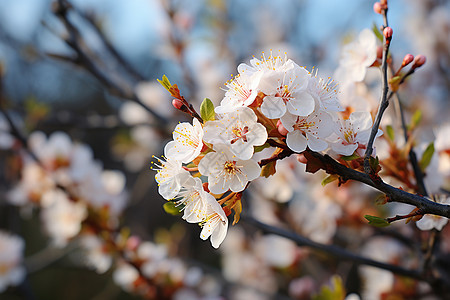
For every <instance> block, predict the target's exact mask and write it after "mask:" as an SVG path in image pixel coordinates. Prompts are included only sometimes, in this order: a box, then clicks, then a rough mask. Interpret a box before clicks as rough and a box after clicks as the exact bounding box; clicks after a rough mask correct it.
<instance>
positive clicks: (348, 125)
mask: <svg viewBox="0 0 450 300" xmlns="http://www.w3.org/2000/svg"><path fill="white" fill-rule="evenodd" d="M372 123H373V122H372V116H371V115H370V112H366V111H360V112H353V113H352V114H351V115H350V117H349V119H347V120H340V122H339V126H338V127H337V126H334V127H333V128H334V132H335V133H336V135H337V139H336V141H335V142H333V143H331V149H333V151H334V152H336V153H337V154H341V155H352V154H353V152H355V150H356V149H358V148H362V149H365V148H366V145H367V142H368V141H369V136H370V132H371V130H372ZM382 134H383V132H382V131H381V130H380V129H378V132H377V134H376V136H375V137H379V136H381V135H382Z"/></svg>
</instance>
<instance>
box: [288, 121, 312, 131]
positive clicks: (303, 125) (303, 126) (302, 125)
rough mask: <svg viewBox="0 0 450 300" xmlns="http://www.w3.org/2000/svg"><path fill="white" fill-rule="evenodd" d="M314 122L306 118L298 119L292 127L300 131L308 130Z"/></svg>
mask: <svg viewBox="0 0 450 300" xmlns="http://www.w3.org/2000/svg"><path fill="white" fill-rule="evenodd" d="M315 125H316V122H314V121H313V122H308V121H307V120H306V119H299V120H298V121H297V122H296V123H295V124H294V125H293V126H292V127H293V128H294V130H299V131H300V132H302V133H305V132H306V131H308V130H309V129H310V128H311V127H314V126H315Z"/></svg>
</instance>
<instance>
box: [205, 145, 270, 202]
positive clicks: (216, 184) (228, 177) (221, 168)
mask: <svg viewBox="0 0 450 300" xmlns="http://www.w3.org/2000/svg"><path fill="white" fill-rule="evenodd" d="M215 150H216V151H215V152H210V153H208V154H206V155H205V157H203V159H202V160H201V161H200V163H199V165H198V170H199V171H200V173H201V174H202V175H205V176H208V183H209V190H210V191H211V192H212V193H214V194H221V193H225V192H226V191H228V190H229V189H231V191H233V192H240V191H243V190H244V189H245V187H246V186H247V183H248V182H249V181H251V180H253V179H256V178H257V177H259V175H260V173H261V168H260V167H259V165H258V163H257V162H256V161H254V160H251V159H250V160H241V159H238V158H237V157H236V156H235V155H233V153H232V152H231V151H230V150H229V149H228V148H227V147H225V146H223V145H218V146H217V147H215Z"/></svg>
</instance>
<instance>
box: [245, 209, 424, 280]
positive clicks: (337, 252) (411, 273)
mask: <svg viewBox="0 0 450 300" xmlns="http://www.w3.org/2000/svg"><path fill="white" fill-rule="evenodd" d="M242 220H243V221H244V222H246V223H249V224H252V225H254V226H256V227H257V228H259V229H261V230H262V231H264V232H266V233H272V234H276V235H279V236H282V237H285V238H288V239H290V240H292V241H294V242H295V243H297V245H299V246H306V247H310V248H313V249H315V250H319V251H322V252H325V253H327V254H331V255H332V256H333V257H336V258H338V259H342V260H347V261H351V262H352V263H354V264H357V265H367V266H372V267H376V268H379V269H383V270H388V271H391V272H393V273H395V274H398V275H402V276H407V277H411V278H415V279H418V280H425V279H424V278H423V277H422V275H421V274H420V273H418V272H417V271H415V270H408V269H405V268H402V267H400V266H395V265H391V264H387V263H383V262H379V261H375V260H372V259H370V258H367V257H363V256H359V255H356V254H354V253H352V252H350V251H347V250H345V249H343V248H340V247H337V246H334V245H324V244H320V243H317V242H314V241H312V240H310V239H307V238H305V237H303V236H301V235H298V234H296V233H294V232H291V231H288V230H285V229H282V228H278V227H275V226H271V225H268V224H265V223H262V222H259V221H258V220H256V219H254V218H252V217H249V216H245V215H244V216H242Z"/></svg>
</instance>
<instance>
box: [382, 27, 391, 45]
mask: <svg viewBox="0 0 450 300" xmlns="http://www.w3.org/2000/svg"><path fill="white" fill-rule="evenodd" d="M393 34H394V31H393V30H392V28H391V27H389V26H388V27H386V28H384V30H383V35H384V37H385V38H386V40H387V41H390V40H391V39H392V35H393Z"/></svg>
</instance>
